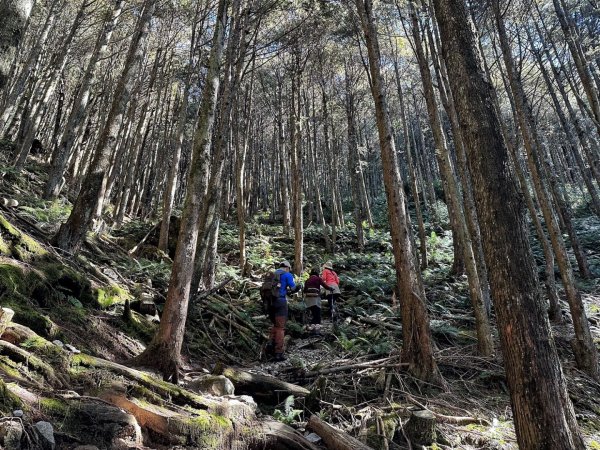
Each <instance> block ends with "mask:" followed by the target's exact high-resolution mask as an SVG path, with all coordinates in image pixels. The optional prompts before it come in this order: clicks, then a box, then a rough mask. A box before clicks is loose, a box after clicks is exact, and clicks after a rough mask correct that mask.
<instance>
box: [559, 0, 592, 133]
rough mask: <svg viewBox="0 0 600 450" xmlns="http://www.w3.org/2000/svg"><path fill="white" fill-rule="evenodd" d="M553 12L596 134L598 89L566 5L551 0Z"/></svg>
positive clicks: (560, 1)
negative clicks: (587, 103)
mask: <svg viewBox="0 0 600 450" xmlns="http://www.w3.org/2000/svg"><path fill="white" fill-rule="evenodd" d="M552 3H553V5H554V10H555V11H556V15H557V17H558V22H559V23H560V27H561V29H562V31H563V33H564V35H565V39H566V41H567V46H568V47H569V50H570V52H571V56H572V57H573V62H574V63H575V67H576V68H577V73H578V74H579V78H580V80H581V84H582V86H583V90H584V91H585V95H586V96H587V99H588V102H589V107H590V109H591V112H592V118H593V119H594V121H595V124H596V127H597V129H598V133H600V99H599V98H598V90H597V89H598V88H597V86H594V84H593V81H592V73H591V72H590V68H589V66H588V63H587V61H586V58H585V53H584V52H583V50H582V48H581V43H580V42H579V41H578V40H577V37H576V33H577V32H576V30H575V29H574V24H573V23H572V20H571V18H570V17H569V16H568V11H567V9H566V5H565V3H564V1H562V0H552Z"/></svg>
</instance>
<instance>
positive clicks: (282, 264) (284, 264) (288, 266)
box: [279, 261, 292, 269]
mask: <svg viewBox="0 0 600 450" xmlns="http://www.w3.org/2000/svg"><path fill="white" fill-rule="evenodd" d="M279 267H287V268H289V269H291V268H292V265H291V264H290V262H289V261H281V263H280V264H279Z"/></svg>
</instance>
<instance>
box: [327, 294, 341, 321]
mask: <svg viewBox="0 0 600 450" xmlns="http://www.w3.org/2000/svg"><path fill="white" fill-rule="evenodd" d="M339 298H340V294H328V295H327V302H328V303H329V311H330V314H331V317H333V314H334V310H335V304H336V302H337V300H338V299H339Z"/></svg>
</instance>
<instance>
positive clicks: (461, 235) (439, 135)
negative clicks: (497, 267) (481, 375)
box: [410, 4, 494, 356]
mask: <svg viewBox="0 0 600 450" xmlns="http://www.w3.org/2000/svg"><path fill="white" fill-rule="evenodd" d="M410 17H411V21H412V34H413V39H414V41H415V52H416V55H417V60H418V62H419V70H420V72H421V80H422V82H423V90H424V92H425V102H426V103H427V111H428V114H429V120H430V123H431V129H432V131H433V136H434V140H435V145H436V156H437V158H438V165H439V166H440V171H441V172H442V176H443V178H444V181H445V187H447V190H446V202H447V203H448V207H449V208H451V209H452V210H453V211H454V218H455V223H456V231H457V233H456V234H457V235H456V237H457V238H458V239H460V241H461V242H460V245H459V248H460V249H461V250H462V252H463V261H464V264H465V269H466V272H467V281H468V283H469V296H470V298H471V305H472V306H473V311H474V313H475V320H476V331H477V350H478V351H479V353H480V354H482V355H484V356H489V355H491V354H492V353H493V351H494V343H493V340H492V331H491V327H490V322H489V317H488V315H487V310H486V306H485V302H484V299H483V291H482V288H481V280H480V278H479V274H478V272H477V265H476V260H475V252H474V246H473V242H472V240H471V235H470V233H469V230H468V228H467V223H466V214H465V211H464V205H463V199H462V195H461V193H460V191H459V189H458V182H457V180H456V175H455V173H454V169H453V164H452V160H451V158H450V151H449V149H448V146H447V144H446V139H445V137H444V130H443V128H442V123H441V121H440V116H439V112H438V108H437V105H436V101H435V93H434V90H433V81H432V79H431V72H430V70H429V64H428V62H427V60H426V58H425V54H424V53H423V45H422V40H421V32H420V30H419V21H418V20H417V16H416V13H415V10H414V6H412V4H411V10H410Z"/></svg>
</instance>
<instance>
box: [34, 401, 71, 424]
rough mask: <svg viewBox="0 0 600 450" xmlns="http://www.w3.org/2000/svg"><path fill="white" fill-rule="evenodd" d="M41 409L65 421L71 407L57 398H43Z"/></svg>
mask: <svg viewBox="0 0 600 450" xmlns="http://www.w3.org/2000/svg"><path fill="white" fill-rule="evenodd" d="M40 409H41V410H42V412H44V413H45V414H48V415H50V416H52V417H59V418H61V419H64V418H65V417H67V416H68V415H69V410H70V407H69V405H68V404H67V402H65V401H64V400H60V399H57V398H43V399H41V400H40Z"/></svg>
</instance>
